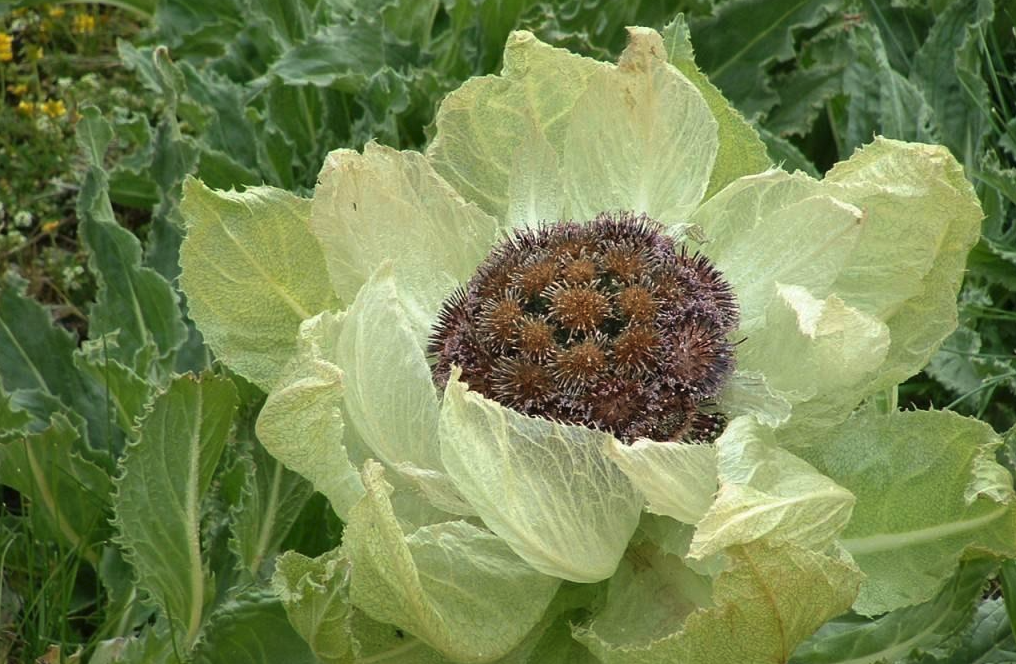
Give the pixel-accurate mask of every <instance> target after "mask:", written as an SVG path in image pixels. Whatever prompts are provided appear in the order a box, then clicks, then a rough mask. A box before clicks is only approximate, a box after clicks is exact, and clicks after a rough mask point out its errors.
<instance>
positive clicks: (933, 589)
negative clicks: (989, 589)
mask: <svg viewBox="0 0 1016 664" xmlns="http://www.w3.org/2000/svg"><path fill="white" fill-rule="evenodd" d="M999 444H1000V441H999V439H998V437H997V436H996V435H995V434H994V432H993V431H992V430H991V428H990V427H989V426H988V425H987V424H985V423H983V422H979V421H977V420H973V419H969V418H964V417H961V416H959V415H956V414H955V413H951V412H948V411H915V412H897V413H890V414H880V413H877V412H874V409H872V408H868V409H865V410H864V411H861V412H859V413H856V414H855V415H853V416H852V417H851V418H850V419H848V420H847V421H846V422H844V423H843V424H842V425H841V426H840V427H839V428H838V429H836V430H834V431H831V432H828V433H823V434H821V437H820V438H819V439H818V440H816V441H815V442H814V443H813V445H811V446H808V447H806V448H802V454H803V456H804V457H805V458H806V459H807V460H808V461H809V462H811V463H812V464H814V465H815V466H816V467H817V468H818V469H819V470H820V471H822V472H823V473H825V474H826V475H828V476H829V477H831V478H832V479H833V480H834V481H835V482H836V483H837V484H839V485H841V486H843V487H844V488H846V489H848V490H849V491H851V492H852V493H853V494H854V495H855V496H856V497H857V503H856V504H855V506H854V514H853V517H852V518H851V520H850V523H849V524H848V525H847V527H846V529H845V530H844V531H843V533H842V535H841V537H842V545H843V547H844V548H845V549H846V550H847V551H848V552H850V554H851V555H852V556H853V557H854V560H855V561H856V562H857V564H858V566H859V567H860V568H861V570H862V571H863V572H864V573H865V574H866V575H867V578H866V579H865V582H864V584H863V585H862V586H861V593H860V596H859V597H858V599H857V602H856V603H855V604H854V610H855V611H857V612H858V613H861V614H864V615H877V614H880V613H884V612H886V611H892V610H894V609H898V608H900V607H903V606H910V605H913V604H919V603H921V602H925V601H928V600H929V599H931V598H932V597H934V595H935V593H937V592H938V591H939V589H940V588H941V587H942V586H943V584H944V583H945V582H946V579H948V578H949V577H950V576H951V575H952V574H953V571H954V570H955V568H956V565H957V563H958V562H959V560H960V558H961V557H962V556H963V555H964V554H969V555H974V554H975V552H977V553H981V554H994V555H999V556H1016V496H1014V495H1013V490H1012V484H1011V480H1009V478H1008V473H995V474H993V473H987V474H986V473H985V468H984V464H986V463H990V462H989V461H987V459H990V458H991V454H992V453H993V452H992V451H993V450H994V449H995V448H996V447H997V446H998V445H999ZM1003 475H1005V476H1006V477H1005V478H1004V483H1003ZM992 476H993V477H994V481H995V482H996V483H997V484H996V485H995V486H989V483H988V482H987V481H986V480H987V479H988V478H990V477H992ZM972 486H974V487H977V492H976V495H973V494H972V493H971V487H972ZM996 497H1001V498H1004V502H999V501H998V500H997V499H995V498H996Z"/></svg>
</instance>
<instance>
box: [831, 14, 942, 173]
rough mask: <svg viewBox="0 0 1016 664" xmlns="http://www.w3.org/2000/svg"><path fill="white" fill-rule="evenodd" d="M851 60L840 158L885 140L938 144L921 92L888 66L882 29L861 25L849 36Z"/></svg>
mask: <svg viewBox="0 0 1016 664" xmlns="http://www.w3.org/2000/svg"><path fill="white" fill-rule="evenodd" d="M847 39H848V43H849V44H850V52H851V53H852V56H853V57H852V58H851V59H850V61H849V63H848V64H847V66H846V68H845V70H844V72H843V93H844V94H845V95H846V108H845V116H844V117H841V118H840V122H838V123H837V125H838V127H837V129H838V134H839V141H838V144H839V149H840V154H841V155H845V154H847V153H849V152H851V151H853V150H854V149H856V148H858V147H860V146H861V145H863V144H865V143H868V142H870V141H871V138H872V136H873V135H884V136H886V137H888V138H896V139H900V140H907V141H924V142H936V140H935V139H936V138H937V133H938V132H937V128H936V124H935V120H936V118H935V113H934V111H933V110H932V108H931V107H930V106H929V105H928V103H927V101H926V99H925V97H924V95H923V94H922V91H921V89H920V88H919V87H917V86H916V85H915V84H914V83H912V82H911V81H909V80H908V79H907V78H905V77H904V76H903V75H902V74H900V73H899V72H897V71H896V70H895V69H893V68H892V67H891V66H890V65H889V61H888V59H887V55H886V51H885V46H884V45H883V44H882V38H881V36H880V35H879V32H878V30H876V29H875V28H874V27H872V26H871V25H869V24H865V23H862V24H860V25H857V26H855V27H854V28H853V29H851V30H850V33H849V35H848V37H847Z"/></svg>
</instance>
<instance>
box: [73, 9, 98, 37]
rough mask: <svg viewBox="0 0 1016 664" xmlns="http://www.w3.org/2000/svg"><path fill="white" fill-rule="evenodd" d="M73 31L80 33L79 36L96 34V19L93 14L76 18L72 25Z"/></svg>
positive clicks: (78, 15) (80, 15)
mask: <svg viewBox="0 0 1016 664" xmlns="http://www.w3.org/2000/svg"><path fill="white" fill-rule="evenodd" d="M71 30H73V31H74V32H76V33H78V34H79V35H90V34H92V33H93V32H95V17H94V16H92V15H91V14H77V15H75V16H74V22H73V24H72V25H71Z"/></svg>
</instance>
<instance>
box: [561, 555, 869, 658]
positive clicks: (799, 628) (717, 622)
mask: <svg viewBox="0 0 1016 664" xmlns="http://www.w3.org/2000/svg"><path fill="white" fill-rule="evenodd" d="M728 555H729V556H730V561H731V565H730V567H728V569H727V570H725V571H724V572H722V573H721V574H720V576H719V577H718V578H717V579H716V580H715V581H714V582H713V586H712V588H713V592H712V603H711V606H707V607H702V608H699V609H697V610H696V611H694V612H693V613H691V614H690V615H688V617H687V618H686V619H685V620H684V621H683V624H680V623H677V622H676V621H672V620H667V621H659V622H658V623H657V629H656V631H654V632H651V631H649V630H648V629H646V627H645V626H644V625H642V624H641V619H642V617H643V616H644V615H646V614H647V613H650V614H651V615H654V614H655V615H659V614H661V613H662V612H663V611H665V610H666V609H667V607H668V606H671V605H672V604H671V595H672V593H666V592H665V593H652V592H648V591H651V590H652V588H653V584H655V583H658V581H656V580H654V579H653V577H654V576H655V577H657V578H659V576H660V575H661V574H667V575H673V574H674V570H675V568H676V566H677V565H678V564H679V562H678V560H679V559H677V558H676V557H674V556H670V557H667V558H664V559H663V561H664V563H663V564H664V566H665V567H664V569H663V570H662V571H661V570H659V569H657V567H658V566H659V565H660V563H659V561H658V560H657V561H650V562H649V564H648V565H647V564H646V563H645V562H643V563H641V570H640V565H639V563H636V566H635V572H636V574H639V573H641V574H643V575H650V576H649V578H648V579H647V581H646V582H645V584H646V585H647V586H648V588H647V589H646V590H645V591H643V599H642V601H631V600H630V599H629V600H628V601H627V602H626V604H627V606H626V609H627V611H626V614H627V615H625V616H620V615H614V616H613V618H612V620H611V624H612V625H613V627H612V629H609V630H606V631H604V630H603V629H602V628H601V627H599V626H598V623H597V621H596V620H595V619H594V621H593V623H592V624H591V625H589V626H588V627H585V628H576V629H575V638H577V639H578V640H579V641H580V642H582V643H583V644H585V645H586V646H587V647H588V648H589V649H590V650H591V651H592V652H593V654H595V655H596V656H597V657H598V658H599V659H600V660H601V661H602V662H604V664H656V663H659V664H664V663H667V664H670V663H672V662H709V663H710V664H728V663H729V664H743V663H744V662H785V661H787V660H788V659H789V657H790V654H791V653H792V652H793V651H794V648H795V647H797V645H798V643H800V642H801V641H802V640H803V639H804V638H805V637H807V636H808V635H809V634H811V633H812V632H813V631H814V630H815V629H817V628H818V627H819V626H820V625H821V624H822V623H824V622H825V621H826V620H828V619H829V618H831V617H833V616H835V615H837V614H839V613H841V612H842V611H844V610H846V608H847V607H848V606H849V605H850V602H851V600H852V599H853V597H854V595H855V593H856V591H857V584H858V583H859V582H860V578H861V576H860V574H859V573H858V572H857V570H856V569H855V568H854V567H853V566H851V565H848V564H846V563H843V562H840V561H838V560H834V559H832V558H828V557H826V556H823V555H821V554H818V553H815V552H813V551H807V550H804V549H800V548H797V547H794V546H792V545H786V544H785V545H782V546H770V545H768V544H762V543H755V544H752V545H750V546H744V547H735V548H733V549H731V550H729V551H728ZM653 562H655V563H656V564H655V565H653ZM668 563H669V567H670V571H668V570H667V567H666V566H667V565H668ZM672 578H673V576H672ZM678 578H679V577H678ZM670 583H671V584H673V583H674V581H670ZM681 585H682V586H683V588H684V589H685V592H687V590H686V589H687V587H688V586H687V584H686V583H685V584H681ZM650 602H651V603H653V604H655V605H656V606H652V607H651V608H650V606H651V605H649V603H650ZM661 604H662V605H663V606H659V605H661ZM677 606H678V607H680V606H681V605H680V604H677ZM610 607H611V604H610V599H609V598H608V603H607V608H606V609H605V611H606V610H609V608H610ZM685 611H686V609H683V610H680V611H679V612H678V617H680V616H681V614H682V613H684V612H685ZM618 622H620V623H621V624H625V625H633V626H635V627H636V631H634V632H633V633H632V634H631V635H629V634H626V633H623V632H622V631H621V630H619V629H618V627H619V625H617V623H618ZM607 634H610V636H612V637H613V638H608V637H607V636H606V635H607Z"/></svg>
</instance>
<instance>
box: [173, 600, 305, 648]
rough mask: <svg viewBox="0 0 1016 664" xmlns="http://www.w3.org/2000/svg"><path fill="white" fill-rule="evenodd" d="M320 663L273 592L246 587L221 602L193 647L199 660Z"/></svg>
mask: <svg viewBox="0 0 1016 664" xmlns="http://www.w3.org/2000/svg"><path fill="white" fill-rule="evenodd" d="M240 659H242V661H243V662H245V663H249V664H277V663H278V662H286V663H287V664H317V661H318V660H317V659H316V658H315V657H314V654H313V653H312V652H311V651H310V648H309V647H308V646H307V643H306V642H305V641H304V640H303V639H301V638H300V635H299V634H297V633H296V632H295V631H294V630H293V628H292V627H291V626H290V624H289V622H288V621H287V620H286V612H285V609H283V607H282V604H281V602H280V601H279V599H278V597H276V596H275V594H274V593H271V592H269V591H266V590H263V589H255V590H247V591H245V592H243V593H242V594H241V595H239V596H238V597H236V598H233V599H230V600H229V601H227V602H225V603H223V604H220V605H219V606H218V607H217V608H216V609H215V612H214V613H212V615H211V616H210V617H209V619H208V624H207V625H206V627H205V630H204V633H203V636H202V638H201V640H200V641H199V642H198V643H197V645H196V647H195V648H194V653H193V661H194V662H195V663H196V664H228V663H234V662H237V661H238V660H240Z"/></svg>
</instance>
